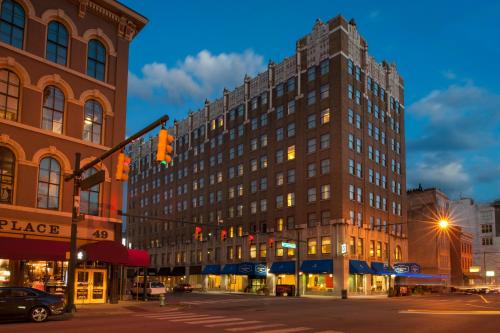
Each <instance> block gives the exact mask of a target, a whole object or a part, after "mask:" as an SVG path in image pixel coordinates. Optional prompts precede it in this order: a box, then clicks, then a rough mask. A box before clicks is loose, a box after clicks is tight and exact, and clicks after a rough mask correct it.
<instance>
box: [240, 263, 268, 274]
mask: <svg viewBox="0 0 500 333" xmlns="http://www.w3.org/2000/svg"><path fill="white" fill-rule="evenodd" d="M236 274H238V275H248V276H258V277H262V276H267V265H266V263H260V262H242V263H241V264H239V265H238V272H237V273H236Z"/></svg>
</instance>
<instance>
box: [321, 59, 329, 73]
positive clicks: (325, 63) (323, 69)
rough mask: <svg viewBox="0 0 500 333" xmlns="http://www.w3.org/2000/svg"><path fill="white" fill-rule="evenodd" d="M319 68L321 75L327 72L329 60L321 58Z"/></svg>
mask: <svg viewBox="0 0 500 333" xmlns="http://www.w3.org/2000/svg"><path fill="white" fill-rule="evenodd" d="M319 69H320V73H321V75H325V74H327V73H328V72H329V71H330V62H329V60H328V59H326V60H323V61H322V62H321V63H320V64H319Z"/></svg>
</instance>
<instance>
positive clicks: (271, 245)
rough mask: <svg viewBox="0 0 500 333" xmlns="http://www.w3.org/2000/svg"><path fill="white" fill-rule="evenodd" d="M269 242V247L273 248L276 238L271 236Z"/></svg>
mask: <svg viewBox="0 0 500 333" xmlns="http://www.w3.org/2000/svg"><path fill="white" fill-rule="evenodd" d="M267 244H268V246H269V248H272V247H273V246H274V239H273V238H269V239H268V240H267Z"/></svg>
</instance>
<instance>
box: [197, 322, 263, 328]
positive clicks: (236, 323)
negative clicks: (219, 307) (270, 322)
mask: <svg viewBox="0 0 500 333" xmlns="http://www.w3.org/2000/svg"><path fill="white" fill-rule="evenodd" d="M258 323H260V321H258V320H248V321H238V322H235V323H224V324H211V325H205V327H209V328H212V327H227V326H236V325H248V324H258Z"/></svg>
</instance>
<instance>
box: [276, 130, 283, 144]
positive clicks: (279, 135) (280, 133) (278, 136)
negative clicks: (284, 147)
mask: <svg viewBox="0 0 500 333" xmlns="http://www.w3.org/2000/svg"><path fill="white" fill-rule="evenodd" d="M283 138H284V130H283V128H282V127H280V128H278V129H276V141H281V140H283Z"/></svg>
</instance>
